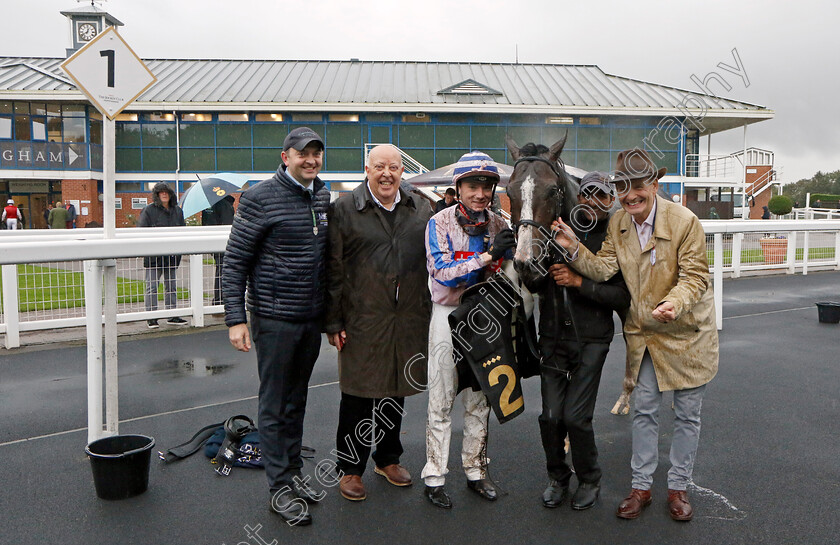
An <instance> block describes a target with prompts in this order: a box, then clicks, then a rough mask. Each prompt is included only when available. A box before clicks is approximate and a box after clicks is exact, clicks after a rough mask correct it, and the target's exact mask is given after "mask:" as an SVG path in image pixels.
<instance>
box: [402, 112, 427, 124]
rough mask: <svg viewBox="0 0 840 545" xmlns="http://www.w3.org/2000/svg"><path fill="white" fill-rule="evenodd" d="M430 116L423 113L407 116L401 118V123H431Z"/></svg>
mask: <svg viewBox="0 0 840 545" xmlns="http://www.w3.org/2000/svg"><path fill="white" fill-rule="evenodd" d="M431 121H432V116H430V115H429V114H424V113H416V114H407V115H404V116H402V122H403V123H431Z"/></svg>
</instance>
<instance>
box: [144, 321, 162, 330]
mask: <svg viewBox="0 0 840 545" xmlns="http://www.w3.org/2000/svg"><path fill="white" fill-rule="evenodd" d="M146 325H147V326H149V329H157V328H159V327H160V326H159V325H158V323H157V320H146Z"/></svg>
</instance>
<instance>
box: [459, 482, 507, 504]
mask: <svg viewBox="0 0 840 545" xmlns="http://www.w3.org/2000/svg"><path fill="white" fill-rule="evenodd" d="M467 488H469V489H470V490H472V491H473V492H475V493H476V494H478V495H479V496H481V497H482V498H484V499H485V500H487V501H496V498H498V497H499V495H498V494H497V493H496V487H495V486H493V481H491V480H490V479H478V480H475V481H467Z"/></svg>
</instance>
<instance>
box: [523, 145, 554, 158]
mask: <svg viewBox="0 0 840 545" xmlns="http://www.w3.org/2000/svg"><path fill="white" fill-rule="evenodd" d="M548 151H549V150H548V148H547V147H545V146H543V145H542V144H534V143H533V142H528V143H527V144H525V145H524V146H522V147H521V148H519V156H520V157H539V156H540V155H544V154H546V153H548Z"/></svg>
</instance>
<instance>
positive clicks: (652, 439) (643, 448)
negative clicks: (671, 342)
mask: <svg viewBox="0 0 840 545" xmlns="http://www.w3.org/2000/svg"><path fill="white" fill-rule="evenodd" d="M705 391H706V386H705V385H703V386H698V387H697V388H689V389H686V390H675V391H674V435H673V438H672V439H671V456H670V457H671V469H670V470H668V488H670V489H672V490H685V489H686V487H687V486H688V483H689V482H691V473H692V471H693V469H694V457H695V455H696V454H697V444H698V442H699V440H700V409H701V407H702V406H703V394H704V393H705ZM634 396H635V398H634V405H635V407H634V411H633V458H632V459H631V461H630V467H631V469H632V470H633V484H632V486H633V488H638V489H640V490H650V487H651V485H652V484H653V472H654V471H655V470H656V465H657V463H658V462H659V407H660V405H661V404H662V392H660V391H659V383H658V382H657V380H656V372H655V371H654V368H653V362H652V361H651V359H650V354H649V353H648V352H647V351H645V355H644V357H643V358H642V366H641V368H640V369H639V378H638V380H637V383H636V390H635V392H634Z"/></svg>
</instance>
